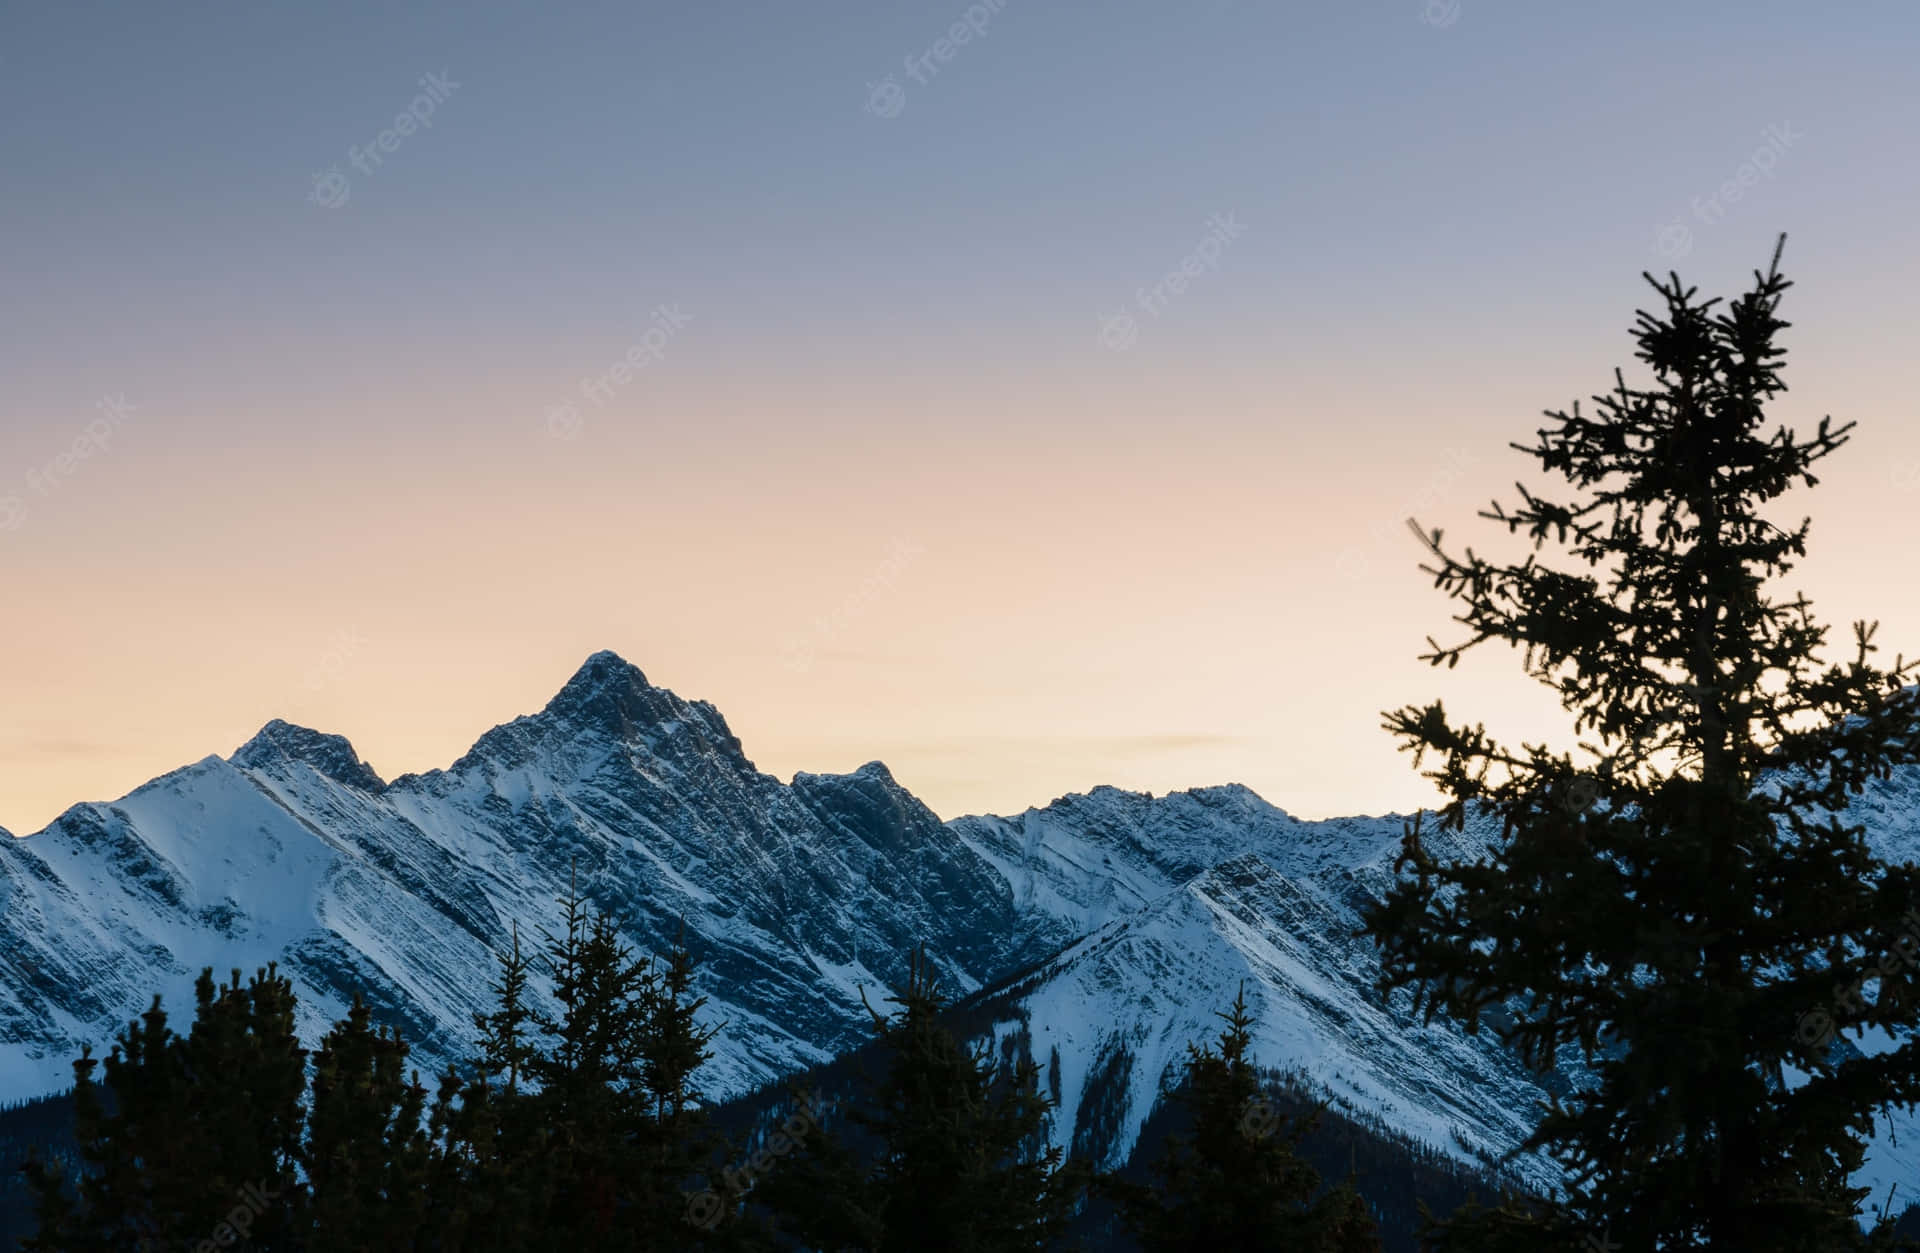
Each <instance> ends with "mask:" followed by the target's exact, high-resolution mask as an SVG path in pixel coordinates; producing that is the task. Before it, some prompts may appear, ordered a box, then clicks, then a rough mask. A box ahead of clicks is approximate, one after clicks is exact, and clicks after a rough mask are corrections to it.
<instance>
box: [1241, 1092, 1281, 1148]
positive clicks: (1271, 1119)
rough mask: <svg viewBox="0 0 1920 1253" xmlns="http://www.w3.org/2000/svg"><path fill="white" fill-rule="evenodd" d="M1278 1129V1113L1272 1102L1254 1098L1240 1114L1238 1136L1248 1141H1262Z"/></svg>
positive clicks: (1261, 1097) (1258, 1097) (1259, 1097)
mask: <svg viewBox="0 0 1920 1253" xmlns="http://www.w3.org/2000/svg"><path fill="white" fill-rule="evenodd" d="M1279 1129H1280V1111H1279V1110H1277V1109H1275V1108H1274V1105H1273V1102H1272V1101H1269V1100H1267V1099H1266V1098H1265V1097H1263V1096H1256V1097H1254V1098H1253V1099H1251V1100H1249V1101H1248V1102H1247V1108H1246V1109H1245V1110H1243V1111H1242V1112H1241V1114H1240V1134H1241V1135H1243V1136H1245V1137H1246V1138H1247V1139H1249V1140H1264V1139H1266V1138H1267V1137H1268V1136H1270V1135H1272V1134H1273V1133H1274V1132H1275V1131H1278V1130H1279Z"/></svg>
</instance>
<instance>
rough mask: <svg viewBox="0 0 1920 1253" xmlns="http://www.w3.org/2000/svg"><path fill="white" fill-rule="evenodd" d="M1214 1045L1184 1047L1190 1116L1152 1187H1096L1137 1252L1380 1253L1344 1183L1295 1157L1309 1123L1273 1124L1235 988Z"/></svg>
mask: <svg viewBox="0 0 1920 1253" xmlns="http://www.w3.org/2000/svg"><path fill="white" fill-rule="evenodd" d="M1219 1017H1220V1018H1221V1019H1223V1020H1224V1021H1225V1022H1226V1024H1227V1025H1226V1029H1225V1030H1224V1031H1222V1032H1221V1033H1220V1042H1219V1049H1218V1051H1216V1050H1215V1049H1214V1047H1213V1045H1212V1044H1208V1045H1205V1046H1200V1047H1196V1046H1194V1045H1188V1046H1187V1048H1188V1054H1187V1065H1186V1072H1185V1075H1184V1077H1183V1080H1182V1082H1181V1084H1180V1086H1179V1088H1178V1089H1177V1090H1176V1093H1175V1099H1176V1100H1177V1101H1178V1102H1179V1104H1180V1105H1181V1106H1183V1107H1184V1109H1185V1112H1186V1113H1187V1114H1188V1116H1189V1117H1190V1118H1191V1120H1192V1129H1191V1131H1189V1132H1188V1133H1187V1134H1185V1135H1176V1136H1173V1137H1171V1138H1170V1139H1169V1140H1168V1141H1167V1143H1166V1145H1165V1146H1164V1148H1163V1149H1162V1151H1161V1153H1160V1156H1159V1157H1158V1158H1157V1159H1156V1160H1155V1161H1154V1163H1153V1168H1152V1170H1153V1176H1154V1186H1152V1187H1144V1186H1140V1185H1137V1184H1135V1185H1128V1184H1124V1183H1121V1182H1119V1181H1118V1180H1115V1179H1107V1180H1104V1181H1103V1184H1104V1186H1105V1188H1106V1189H1107V1190H1108V1191H1109V1192H1110V1193H1112V1194H1113V1195H1114V1197H1115V1199H1116V1201H1117V1202H1118V1203H1119V1207H1120V1214H1121V1218H1122V1221H1123V1222H1124V1223H1125V1224H1126V1226H1127V1228H1128V1229H1129V1231H1131V1232H1132V1234H1133V1236H1134V1238H1135V1239H1137V1240H1138V1241H1139V1242H1140V1247H1141V1249H1142V1250H1143V1251H1144V1253H1210V1251H1211V1250H1216V1249H1228V1250H1257V1249H1284V1250H1289V1251H1290V1253H1379V1249H1380V1237H1379V1233H1378V1230H1377V1224H1376V1223H1375V1221H1374V1218H1373V1215H1372V1214H1371V1213H1370V1212H1368V1210H1367V1208H1366V1205H1365V1203H1364V1202H1363V1201H1362V1200H1361V1199H1360V1195H1359V1193H1358V1192H1356V1191H1355V1190H1354V1188H1353V1186H1352V1183H1351V1181H1349V1182H1347V1183H1344V1184H1341V1185H1340V1186H1339V1187H1337V1188H1333V1189H1331V1190H1327V1189H1323V1188H1322V1186H1321V1181H1320V1176H1319V1173H1318V1172H1316V1171H1315V1170H1314V1169H1313V1167H1311V1166H1309V1165H1308V1164H1307V1163H1306V1162H1305V1161H1303V1160H1302V1159H1301V1158H1300V1156H1299V1154H1298V1152H1297V1151H1296V1150H1297V1149H1298V1148H1299V1145H1300V1142H1301V1140H1303V1139H1304V1138H1305V1137H1306V1135H1307V1133H1308V1132H1310V1131H1311V1130H1312V1129H1313V1124H1314V1117H1313V1116H1308V1117H1304V1118H1299V1119H1286V1118H1282V1117H1281V1116H1280V1115H1279V1113H1278V1112H1277V1111H1276V1110H1275V1109H1274V1107H1273V1106H1272V1105H1271V1104H1270V1103H1269V1102H1268V1100H1267V1099H1266V1097H1265V1096H1264V1094H1263V1093H1262V1090H1261V1083H1260V1078H1259V1074H1258V1072H1257V1071H1256V1069H1255V1067H1254V1064H1253V1058H1252V1056H1251V1054H1250V1051H1249V1050H1250V1048H1251V1046H1252V1044H1253V1035H1252V1030H1251V1028H1252V1026H1253V1020H1252V1018H1251V1017H1249V1016H1248V1014H1247V1002H1246V991H1245V989H1244V988H1242V989H1241V992H1240V994H1239V995H1238V996H1236V997H1235V998H1234V1002H1233V1008H1232V1009H1231V1010H1230V1011H1228V1012H1227V1013H1224V1014H1221V1015H1219Z"/></svg>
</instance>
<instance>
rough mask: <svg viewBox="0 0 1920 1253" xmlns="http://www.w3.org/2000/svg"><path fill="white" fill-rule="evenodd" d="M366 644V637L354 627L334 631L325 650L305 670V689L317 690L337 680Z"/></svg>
mask: <svg viewBox="0 0 1920 1253" xmlns="http://www.w3.org/2000/svg"><path fill="white" fill-rule="evenodd" d="M366 646H367V641H366V639H365V638H364V637H363V636H362V635H361V634H360V632H359V631H358V630H357V629H355V628H352V627H349V628H348V629H347V630H345V631H338V632H335V633H334V636H333V638H332V639H331V640H330V641H328V646H327V651H326V652H325V653H324V654H322V655H321V657H320V660H319V661H318V662H316V663H314V666H313V668H312V669H311V670H308V671H307V690H308V691H313V692H318V691H320V690H321V689H323V688H325V687H328V686H329V685H331V684H334V683H337V682H339V681H340V676H341V675H343V674H345V673H346V672H347V663H348V662H350V661H352V660H353V659H354V658H355V657H357V656H359V655H360V652H361V650H362V649H364V648H366Z"/></svg>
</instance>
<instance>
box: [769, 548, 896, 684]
mask: <svg viewBox="0 0 1920 1253" xmlns="http://www.w3.org/2000/svg"><path fill="white" fill-rule="evenodd" d="M925 551H926V549H924V548H922V547H920V545H918V544H916V543H914V542H913V541H912V540H905V539H898V538H896V539H895V540H894V541H893V542H892V544H891V545H890V546H889V547H888V550H887V556H886V557H885V559H884V560H882V561H881V562H880V564H879V565H878V566H876V567H875V568H874V571H873V573H871V574H869V575H868V576H867V577H866V578H865V579H864V580H863V581H862V582H861V584H860V586H859V588H857V589H856V590H855V591H854V592H853V593H852V594H851V595H849V596H848V597H847V598H846V599H845V600H844V601H842V602H841V603H840V606H839V607H838V608H836V609H835V610H834V611H833V612H832V613H829V614H823V615H821V616H820V617H818V618H815V619H814V620H813V632H812V636H811V638H803V637H800V636H793V637H790V638H789V639H788V640H787V641H786V643H785V645H784V648H783V651H784V652H785V653H786V654H787V668H788V669H790V670H793V671H796V672H798V673H801V674H805V673H806V672H807V671H809V670H811V669H813V662H814V658H815V656H816V655H817V652H818V649H819V647H820V645H822V644H826V643H830V642H831V641H832V640H833V639H834V638H835V637H837V636H838V635H839V634H840V633H841V632H842V631H845V630H846V629H847V627H848V626H849V625H851V624H852V623H853V622H855V621H857V620H858V619H859V618H860V617H861V615H863V614H865V613H866V611H867V610H868V608H870V607H871V606H872V604H873V601H874V598H875V597H877V596H879V595H880V593H881V592H883V591H886V590H888V589H890V588H892V587H893V584H894V580H895V579H897V578H899V577H900V572H901V571H902V570H904V569H905V568H906V567H907V565H908V563H909V561H910V559H911V558H913V557H917V556H919V555H920V554H921V553H924V552H925Z"/></svg>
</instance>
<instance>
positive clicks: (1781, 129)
mask: <svg viewBox="0 0 1920 1253" xmlns="http://www.w3.org/2000/svg"><path fill="white" fill-rule="evenodd" d="M1760 137H1761V138H1762V139H1764V140H1766V141H1767V142H1766V143H1764V144H1762V145H1761V146H1760V147H1758V148H1755V149H1754V150H1753V152H1752V153H1751V154H1749V155H1748V157H1747V159H1746V160H1745V161H1742V162H1741V163H1740V166H1739V168H1738V169H1736V170H1734V172H1733V177H1732V178H1729V179H1727V180H1726V181H1725V182H1723V183H1721V184H1720V186H1719V187H1718V188H1716V189H1715V191H1714V193H1713V194H1712V195H1710V196H1695V197H1694V198H1693V199H1692V200H1690V201H1688V202H1687V207H1688V208H1689V209H1690V210H1692V213H1693V220H1694V221H1696V222H1698V223H1700V224H1701V225H1702V226H1715V225H1717V224H1719V223H1720V222H1721V221H1722V220H1723V219H1724V218H1725V217H1726V216H1727V205H1730V204H1736V203H1738V202H1739V200H1740V197H1742V196H1744V195H1746V193H1747V189H1748V188H1751V187H1756V186H1758V185H1759V184H1760V182H1761V180H1763V179H1770V178H1772V177H1773V171H1774V167H1775V166H1777V165H1779V164H1780V158H1781V157H1783V156H1785V155H1786V154H1787V149H1789V148H1791V147H1793V145H1794V144H1795V143H1797V142H1798V141H1800V140H1802V139H1804V138H1806V134H1805V132H1803V131H1797V130H1795V129H1794V128H1793V123H1792V122H1782V123H1780V124H1778V125H1776V126H1769V127H1767V128H1766V129H1765V130H1763V131H1761V132H1760ZM1653 246H1654V251H1656V252H1658V253H1659V254H1660V255H1661V256H1663V257H1668V258H1671V259H1672V260H1675V261H1678V260H1679V259H1680V258H1682V257H1684V256H1686V255H1687V254H1688V253H1690V252H1692V251H1693V227H1692V226H1690V225H1689V224H1688V222H1687V217H1686V215H1685V214H1680V215H1677V216H1675V217H1674V219H1673V220H1672V221H1671V222H1668V223H1666V224H1665V225H1663V226H1660V227H1657V228H1655V230H1654V236H1653Z"/></svg>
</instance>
